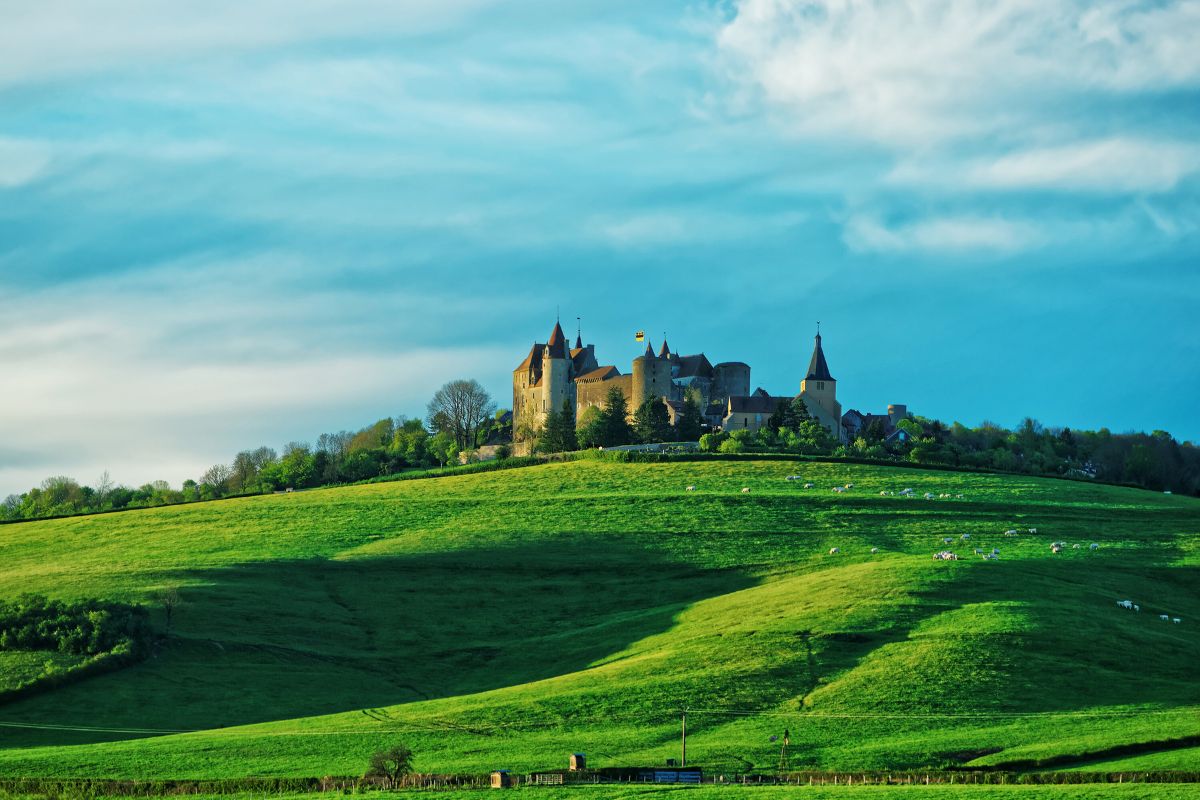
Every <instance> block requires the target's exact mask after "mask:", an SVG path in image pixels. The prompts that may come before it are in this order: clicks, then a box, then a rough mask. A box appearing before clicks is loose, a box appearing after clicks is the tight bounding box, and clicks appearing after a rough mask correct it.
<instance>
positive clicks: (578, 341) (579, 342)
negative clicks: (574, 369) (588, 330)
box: [575, 333, 583, 350]
mask: <svg viewBox="0 0 1200 800" xmlns="http://www.w3.org/2000/svg"><path fill="white" fill-rule="evenodd" d="M582 348H583V336H581V335H580V334H578V333H577V334H575V349H576V350H580V349H582Z"/></svg>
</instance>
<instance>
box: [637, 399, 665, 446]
mask: <svg viewBox="0 0 1200 800" xmlns="http://www.w3.org/2000/svg"><path fill="white" fill-rule="evenodd" d="M633 432H634V435H635V436H636V438H637V440H638V441H639V442H642V443H643V444H651V443H653V442H665V441H667V439H669V438H671V421H670V417H669V416H668V415H667V406H666V404H665V403H663V401H662V398H661V397H653V398H651V399H649V400H647V401H646V402H644V403H642V404H641V405H640V406H638V409H637V411H635V412H634V414H633Z"/></svg>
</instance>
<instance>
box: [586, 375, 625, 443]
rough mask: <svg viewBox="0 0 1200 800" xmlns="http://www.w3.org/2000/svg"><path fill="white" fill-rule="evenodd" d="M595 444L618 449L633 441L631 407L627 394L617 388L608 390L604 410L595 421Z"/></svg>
mask: <svg viewBox="0 0 1200 800" xmlns="http://www.w3.org/2000/svg"><path fill="white" fill-rule="evenodd" d="M594 424H595V433H596V436H595V444H597V445H599V446H600V447H617V446H618V445H623V444H629V443H630V442H632V441H633V429H632V428H631V427H630V426H629V405H628V404H627V403H626V402H625V393H624V392H622V391H621V390H620V389H619V388H617V387H616V386H613V387H611V388H610V389H609V390H608V395H607V396H605V398H604V408H602V409H601V410H600V413H599V414H598V415H597V416H596V420H595V423H594Z"/></svg>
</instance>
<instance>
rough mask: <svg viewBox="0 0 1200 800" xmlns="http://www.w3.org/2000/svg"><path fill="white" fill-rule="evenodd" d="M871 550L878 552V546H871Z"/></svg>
mask: <svg viewBox="0 0 1200 800" xmlns="http://www.w3.org/2000/svg"><path fill="white" fill-rule="evenodd" d="M871 552H872V553H878V552H879V548H878V547H872V548H871Z"/></svg>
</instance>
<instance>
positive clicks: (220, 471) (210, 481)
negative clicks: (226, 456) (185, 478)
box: [200, 464, 233, 497]
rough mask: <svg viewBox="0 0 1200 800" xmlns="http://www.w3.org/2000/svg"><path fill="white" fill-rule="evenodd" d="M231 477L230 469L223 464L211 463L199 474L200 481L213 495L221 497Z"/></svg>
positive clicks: (231, 471) (227, 488)
mask: <svg viewBox="0 0 1200 800" xmlns="http://www.w3.org/2000/svg"><path fill="white" fill-rule="evenodd" d="M232 477H233V470H232V469H230V468H229V467H227V466H225V465H224V464H213V465H212V466H211V467H209V468H208V469H207V470H205V471H204V474H203V475H201V476H200V483H201V484H202V485H204V486H206V487H207V488H208V490H209V492H211V493H212V496H213V497H221V496H222V495H224V494H225V492H227V491H228V490H229V481H230V479H231V478H232Z"/></svg>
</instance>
